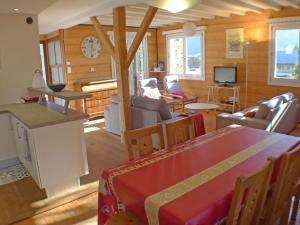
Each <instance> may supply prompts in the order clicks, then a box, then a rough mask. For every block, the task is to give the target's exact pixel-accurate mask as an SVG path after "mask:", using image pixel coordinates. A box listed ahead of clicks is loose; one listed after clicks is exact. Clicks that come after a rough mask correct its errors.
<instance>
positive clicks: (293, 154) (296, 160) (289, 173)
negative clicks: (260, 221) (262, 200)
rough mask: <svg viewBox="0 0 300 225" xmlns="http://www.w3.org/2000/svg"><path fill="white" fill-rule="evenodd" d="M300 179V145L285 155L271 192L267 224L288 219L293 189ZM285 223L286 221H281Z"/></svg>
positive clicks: (266, 217)
mask: <svg viewBox="0 0 300 225" xmlns="http://www.w3.org/2000/svg"><path fill="white" fill-rule="evenodd" d="M299 179H300V147H299V146H298V147H297V148H295V149H294V150H293V151H290V152H287V153H285V154H284V155H283V158H282V161H281V165H280V170H279V175H278V177H277V180H276V183H275V186H274V190H273V191H272V194H271V200H270V206H269V207H268V212H267V214H266V216H265V221H266V223H265V224H272V225H273V224H275V222H276V221H277V220H279V219H280V220H281V221H282V220H286V221H287V220H288V217H289V212H290V207H291V201H292V197H293V191H294V189H295V187H296V186H297V183H298V181H299ZM281 224H284V223H281Z"/></svg>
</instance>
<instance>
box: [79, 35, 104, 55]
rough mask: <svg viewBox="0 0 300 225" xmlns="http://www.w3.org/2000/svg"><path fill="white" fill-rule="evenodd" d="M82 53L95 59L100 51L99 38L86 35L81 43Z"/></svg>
mask: <svg viewBox="0 0 300 225" xmlns="http://www.w3.org/2000/svg"><path fill="white" fill-rule="evenodd" d="M81 51H82V54H83V55H84V56H86V57H88V58H91V59H95V58H97V57H98V56H99V54H100V51H101V44H100V42H99V39H98V38H96V37H94V36H88V37H86V38H84V39H83V41H82V43H81Z"/></svg>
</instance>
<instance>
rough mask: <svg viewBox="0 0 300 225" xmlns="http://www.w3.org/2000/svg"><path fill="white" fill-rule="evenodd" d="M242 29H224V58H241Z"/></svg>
mask: <svg viewBox="0 0 300 225" xmlns="http://www.w3.org/2000/svg"><path fill="white" fill-rule="evenodd" d="M243 42H244V29H243V28H234V29H226V58H227V59H241V58H243Z"/></svg>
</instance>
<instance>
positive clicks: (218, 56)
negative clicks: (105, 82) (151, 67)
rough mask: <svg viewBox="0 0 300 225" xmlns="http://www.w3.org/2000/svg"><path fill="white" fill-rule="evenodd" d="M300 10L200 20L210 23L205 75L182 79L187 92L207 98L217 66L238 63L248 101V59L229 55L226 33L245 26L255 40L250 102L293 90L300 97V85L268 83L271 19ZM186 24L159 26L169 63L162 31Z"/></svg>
mask: <svg viewBox="0 0 300 225" xmlns="http://www.w3.org/2000/svg"><path fill="white" fill-rule="evenodd" d="M299 15H300V10H299V9H293V8H283V10H281V11H278V12H276V11H271V10H264V12H263V13H261V14H256V13H247V14H246V15H245V16H237V15H233V16H231V17H229V18H220V17H216V19H213V20H201V21H198V22H196V24H197V25H199V26H206V27H207V29H206V31H205V41H206V43H205V59H206V62H205V63H206V64H205V71H206V73H205V76H206V79H205V80H204V81H201V80H181V81H180V82H181V85H182V88H183V89H184V91H185V92H186V93H187V95H196V96H198V97H199V101H207V85H208V84H212V83H213V66H215V65H237V67H238V85H240V86H241V90H240V92H241V103H242V106H243V103H244V96H245V95H244V93H245V89H244V87H245V58H243V59H226V58H225V38H226V37H225V32H226V29H229V28H244V39H245V41H252V42H253V45H252V46H250V47H249V67H248V68H249V79H248V105H254V104H255V103H256V102H257V101H258V100H261V99H268V98H271V97H273V96H275V95H279V94H282V93H284V92H288V91H291V92H293V93H294V94H296V96H297V97H298V98H300V88H293V87H283V86H271V85H268V66H269V65H268V64H269V61H268V60H269V59H268V57H269V52H268V51H269V41H268V40H269V26H268V24H267V20H268V19H270V18H280V17H292V16H299ZM181 28H182V25H173V26H166V27H162V28H159V29H158V30H157V34H158V43H157V46H158V52H159V54H158V61H164V62H165V65H166V66H167V53H166V38H165V36H164V35H163V34H162V32H164V31H167V30H173V29H181Z"/></svg>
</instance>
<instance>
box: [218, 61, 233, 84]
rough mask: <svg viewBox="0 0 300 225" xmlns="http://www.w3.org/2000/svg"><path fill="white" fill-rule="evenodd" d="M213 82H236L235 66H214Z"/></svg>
mask: <svg viewBox="0 0 300 225" xmlns="http://www.w3.org/2000/svg"><path fill="white" fill-rule="evenodd" d="M214 82H215V83H217V84H224V85H225V86H227V85H232V84H236V83H237V67H228V66H215V67H214Z"/></svg>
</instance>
